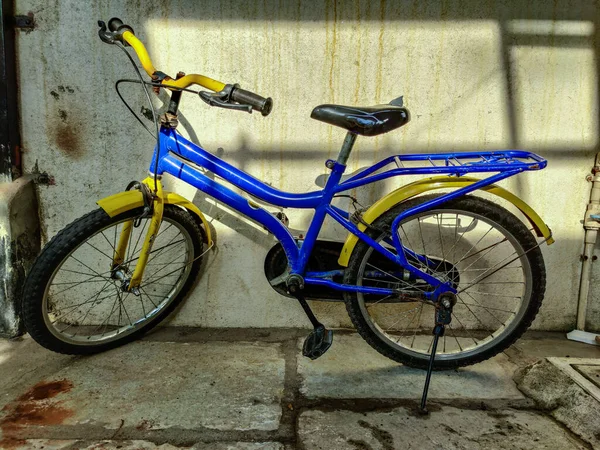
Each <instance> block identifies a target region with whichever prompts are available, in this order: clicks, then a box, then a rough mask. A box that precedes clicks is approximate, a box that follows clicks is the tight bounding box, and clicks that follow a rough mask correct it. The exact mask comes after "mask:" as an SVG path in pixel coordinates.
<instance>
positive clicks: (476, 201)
mask: <svg viewBox="0 0 600 450" xmlns="http://www.w3.org/2000/svg"><path fill="white" fill-rule="evenodd" d="M434 197H435V195H427V196H423V197H418V198H415V199H412V200H409V201H407V202H404V203H401V204H398V205H396V206H395V207H394V208H392V209H391V210H390V211H388V212H386V213H385V214H383V215H382V216H381V217H379V218H378V219H377V220H376V221H375V222H374V223H373V227H372V228H370V229H369V231H368V234H369V235H370V236H371V237H372V238H374V239H375V240H376V241H378V242H381V243H382V245H384V246H386V247H388V248H389V249H393V247H392V245H391V233H392V232H395V233H398V234H399V236H400V239H401V240H402V242H403V244H404V246H405V247H406V248H408V249H410V250H412V251H413V252H415V253H416V254H418V255H423V257H422V258H421V259H422V261H419V260H417V259H416V258H410V257H408V255H407V258H408V259H409V261H411V264H413V265H415V266H417V267H419V268H420V269H421V270H423V271H427V272H429V273H430V274H431V275H433V276H435V277H436V278H440V279H444V280H447V281H448V280H449V281H452V282H453V284H454V286H455V288H456V289H457V290H458V294H457V303H456V305H455V306H454V308H453V313H452V323H451V324H450V325H449V326H448V327H446V333H445V336H444V337H442V338H441V339H440V343H439V346H438V350H437V354H436V355H437V356H436V360H435V368H436V369H452V368H456V367H460V366H465V365H470V364H474V363H477V362H480V361H484V360H486V359H488V358H490V357H492V356H494V355H496V354H497V353H499V352H501V351H502V350H504V349H505V348H507V347H508V346H510V345H511V344H512V343H513V342H514V341H515V340H517V339H518V338H519V337H520V336H521V335H522V334H523V332H524V331H525V330H526V329H527V328H528V327H529V326H530V325H531V322H532V321H533V319H534V318H535V316H536V314H537V312H538V310H539V308H540V305H541V303H542V299H543V296H544V291H545V278H546V275H545V268H544V262H543V259H542V254H541V251H540V249H539V248H538V247H537V243H536V240H535V238H534V237H533V235H532V233H531V232H530V231H529V230H528V229H527V227H526V226H525V225H524V224H523V223H522V222H521V221H520V220H519V219H517V218H516V217H515V216H514V215H513V214H511V213H510V212H509V211H507V210H506V209H504V208H502V207H500V206H498V205H496V204H494V203H492V202H490V201H487V200H484V199H481V198H478V197H475V196H465V197H461V198H459V199H456V200H453V201H450V202H446V203H444V204H443V205H442V206H441V207H438V208H436V209H433V210H429V211H425V212H421V213H419V214H416V215H413V216H410V217H408V218H407V219H405V220H404V221H403V222H402V223H401V224H400V226H399V228H398V229H397V230H391V226H392V222H393V221H394V219H395V218H396V217H397V216H398V214H400V213H401V212H403V211H405V210H406V209H408V208H411V207H414V206H416V205H418V204H421V203H423V202H425V201H427V200H430V199H431V198H434ZM377 230H379V231H377ZM394 251H395V250H394ZM344 281H345V283H347V284H353V285H361V286H378V287H387V288H393V289H397V290H400V291H401V292H402V293H403V299H402V301H399V300H400V296H399V295H398V296H395V297H394V296H388V297H383V296H373V295H363V294H361V293H345V298H346V307H347V310H348V313H349V314H350V318H351V319H352V321H353V323H354V325H355V326H356V329H357V330H358V332H359V333H360V334H361V336H362V337H363V338H364V339H365V340H366V341H367V342H368V343H369V344H370V345H371V346H372V347H374V348H375V349H376V350H377V351H379V352H380V353H382V354H383V355H385V356H387V357H389V358H391V359H393V360H395V361H398V362H401V363H403V364H405V365H409V366H412V367H418V368H426V367H427V363H428V359H429V353H430V351H431V345H432V342H433V336H432V330H433V327H434V315H435V309H434V307H433V306H432V305H431V304H428V303H425V302H423V301H421V300H419V299H418V297H419V294H422V293H423V292H425V291H428V290H431V287H430V286H429V285H428V284H426V283H424V282H423V281H422V280H417V279H414V277H409V276H408V271H403V270H402V268H399V267H394V265H393V263H391V262H390V261H389V260H388V259H387V258H385V257H383V256H382V255H380V254H379V253H378V252H377V251H375V250H374V249H373V248H372V247H369V246H368V245H367V244H366V243H364V242H362V241H360V242H359V243H358V244H357V245H356V247H355V248H354V251H353V253H352V255H351V257H350V261H349V264H348V268H347V270H346V273H345V279H344ZM411 296H412V298H414V300H413V301H411Z"/></svg>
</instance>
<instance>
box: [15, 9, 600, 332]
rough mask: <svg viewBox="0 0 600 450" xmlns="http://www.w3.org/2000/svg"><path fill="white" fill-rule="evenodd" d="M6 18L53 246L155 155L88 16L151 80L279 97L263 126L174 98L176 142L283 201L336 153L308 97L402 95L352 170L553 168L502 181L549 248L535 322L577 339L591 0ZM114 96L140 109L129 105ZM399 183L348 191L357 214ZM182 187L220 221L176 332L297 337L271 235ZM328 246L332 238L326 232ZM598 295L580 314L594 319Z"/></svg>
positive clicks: (299, 216)
mask: <svg viewBox="0 0 600 450" xmlns="http://www.w3.org/2000/svg"><path fill="white" fill-rule="evenodd" d="M16 4H17V12H18V13H20V14H25V13H27V12H29V11H32V12H33V13H34V14H35V18H36V23H37V28H36V29H35V30H34V31H33V32H31V33H21V34H20V35H19V36H18V53H19V61H18V62H19V70H20V89H21V92H20V96H21V97H20V99H21V105H22V108H21V111H22V128H23V147H24V150H25V152H26V153H25V155H24V163H25V168H26V169H27V170H32V169H33V168H34V166H36V164H37V165H38V167H39V169H40V170H42V171H47V172H48V173H50V174H51V175H52V176H54V179H55V181H56V184H55V185H54V186H48V187H40V199H41V214H42V223H43V228H44V232H45V237H46V238H50V237H51V236H52V235H54V234H55V233H56V232H57V231H58V230H59V229H60V228H62V227H63V226H65V225H66V224H67V223H69V222H71V221H72V220H74V219H75V218H77V217H79V216H80V215H82V214H84V213H85V212H87V211H89V210H90V209H91V208H93V207H94V202H95V200H96V199H98V198H101V197H103V196H106V195H109V194H112V193H114V192H117V191H119V190H121V189H122V188H124V186H125V185H126V184H127V183H128V182H129V181H130V180H132V179H141V178H143V177H144V175H145V172H146V169H147V166H148V163H149V160H150V156H151V151H152V145H153V143H152V139H151V138H150V137H149V136H148V135H147V134H146V132H145V131H144V130H143V129H142V128H141V127H139V126H138V125H136V123H135V122H134V119H133V118H131V117H129V116H128V114H127V112H126V110H125V108H124V107H123V106H122V105H121V104H120V102H119V100H118V98H117V96H116V94H115V93H114V91H113V84H114V81H115V80H116V79H117V78H119V77H128V78H132V77H133V75H134V74H133V72H132V70H131V68H130V66H129V65H128V61H127V60H126V58H125V56H124V55H123V54H122V53H121V52H120V51H119V50H118V49H116V48H114V47H110V46H107V45H105V44H102V43H101V42H100V40H99V39H98V37H97V35H96V29H97V28H96V22H95V21H96V20H97V19H104V20H107V19H108V18H110V17H112V16H119V17H121V18H122V19H124V20H125V21H126V22H127V23H130V24H132V25H133V27H134V29H135V30H136V32H137V34H138V35H139V36H140V38H142V39H143V40H144V41H145V42H146V43H147V45H148V47H149V50H150V52H151V54H152V55H153V58H154V59H155V65H156V66H157V67H158V68H159V69H160V70H163V71H165V72H167V73H170V74H174V73H176V72H177V71H178V70H183V71H185V72H188V73H191V72H200V73H204V74H206V75H208V76H211V77H214V78H217V79H220V80H223V81H225V82H238V83H240V84H241V85H242V87H246V88H248V89H250V90H254V91H256V92H259V93H262V94H264V95H270V96H272V97H273V99H274V101H275V109H274V112H273V113H272V114H271V116H269V117H268V118H266V119H263V118H262V117H260V116H258V115H256V114H253V115H247V114H242V113H237V112H232V111H224V110H216V109H210V108H208V107H207V106H206V105H205V104H204V103H202V102H201V101H199V100H198V99H197V98H194V97H193V96H188V97H184V102H183V104H182V113H183V117H182V125H183V126H182V127H181V128H182V130H183V129H185V133H186V134H188V135H189V136H191V137H192V138H193V139H194V140H196V141H197V142H200V143H201V144H202V145H203V146H204V147H205V148H207V149H210V150H213V151H215V152H217V151H221V152H222V154H223V156H224V157H225V158H226V159H228V160H229V161H231V162H232V163H234V164H236V165H237V166H238V167H240V168H242V169H244V170H246V171H248V172H250V173H251V174H253V175H255V176H257V177H259V178H262V179H264V180H266V181H268V182H270V183H272V184H273V185H274V186H278V187H281V188H282V189H286V190H291V191H296V192H302V191H307V190H311V189H314V188H315V178H316V177H317V176H318V175H320V174H323V173H324V171H325V170H324V167H323V161H324V160H325V159H326V158H327V157H331V156H333V155H334V154H335V152H336V151H337V149H338V148H339V146H340V145H341V142H342V140H343V137H344V132H343V131H342V130H340V129H334V128H333V127H330V126H328V125H325V124H322V123H319V122H315V121H312V120H311V119H310V118H309V116H310V111H311V109H312V108H313V107H314V106H316V105H318V104H320V103H329V102H335V103H341V104H349V105H352V104H365V105H368V104H376V103H384V102H388V101H389V100H391V99H393V98H395V97H397V96H399V95H404V96H405V101H406V105H407V106H408V107H409V109H410V110H411V112H412V122H411V123H410V124H409V125H408V126H406V127H405V128H403V129H401V130H399V131H396V132H392V133H389V134H386V135H384V136H380V137H377V138H359V139H358V142H357V146H356V147H355V151H354V153H353V155H352V158H351V161H350V163H349V169H350V170H354V169H357V168H358V167H361V166H363V165H366V164H371V163H373V162H375V161H377V160H379V159H381V158H383V157H386V156H388V155H391V154H394V153H396V152H400V153H401V152H418V151H452V150H459V151H468V150H480V149H488V150H489V149H498V148H523V149H527V150H533V151H536V152H539V153H540V154H541V155H542V156H544V157H546V158H548V160H549V166H548V169H547V170H545V171H543V172H537V173H530V174H526V175H521V176H519V177H517V178H516V179H515V180H513V181H511V182H506V183H504V185H505V187H507V188H509V189H511V190H512V191H513V192H515V193H516V194H518V195H520V196H521V197H523V198H524V199H525V200H526V201H527V202H529V203H530V204H531V205H532V206H533V207H534V208H535V209H537V210H538V211H539V212H540V214H541V215H542V216H543V218H544V219H545V220H546V221H547V222H548V224H549V225H550V226H551V228H552V229H553V231H554V234H555V236H556V239H557V243H556V244H555V245H553V246H551V247H547V248H544V249H543V251H544V255H545V258H546V261H547V269H548V290H547V297H546V300H545V303H544V306H543V308H542V311H541V313H540V316H539V318H538V319H537V321H536V323H535V327H537V328H539V329H569V328H572V327H573V326H574V323H575V314H576V300H577V298H576V293H577V288H578V282H579V270H580V262H579V254H580V252H581V249H582V242H583V229H582V226H581V224H580V220H581V218H582V215H583V213H584V211H585V205H586V203H587V199H588V193H589V188H590V186H589V185H588V184H587V183H586V181H585V175H586V173H587V172H588V171H589V169H590V167H591V166H592V164H593V156H594V154H595V152H597V151H598V74H597V72H598V61H597V59H598V54H599V53H598V48H599V45H598V41H599V40H598V37H597V36H598V25H599V24H598V20H599V17H600V9H599V7H598V5H597V4H596V3H595V2H590V1H577V0H574V1H569V2H561V1H558V2H528V1H518V2H493V1H486V2H476V1H445V2H439V1H412V2H392V1H387V2H386V1H383V0H382V1H374V2H367V1H358V0H357V1H338V2H334V1H327V2H308V1H299V0H296V1H285V2H284V1H277V0H266V1H233V0H226V1H212V0H210V1H205V2H194V1H191V0H173V1H166V0H161V1H158V0H155V1H138V2H126V4H125V2H123V4H121V2H108V1H89V2H80V1H76V0H71V1H67V0H63V1H58V0H55V1H49V0H17V2H16ZM125 93H126V95H127V97H128V98H130V99H131V100H132V102H133V103H134V105H136V109H137V110H139V109H140V108H141V106H142V105H143V103H142V96H141V95H140V93H139V92H137V91H136V90H134V89H129V88H128V89H126V90H125ZM162 99H163V100H164V98H162ZM219 148H222V149H223V150H218V149H219ZM401 183H402V181H401V180H394V181H389V182H387V184H385V183H383V184H382V185H381V186H378V187H377V188H373V189H370V190H365V191H362V192H359V193H358V194H359V196H360V198H361V200H362V201H364V202H365V203H369V202H372V201H374V200H375V199H376V198H377V197H378V196H379V195H380V194H381V193H382V192H385V191H388V190H390V189H391V188H392V187H394V186H397V185H400V184H401ZM177 189H178V190H179V191H180V192H181V193H182V194H184V195H186V196H188V197H189V198H193V199H194V201H195V202H196V203H197V204H198V205H200V206H201V207H202V208H203V209H204V210H205V211H206V212H207V214H208V215H209V216H210V217H211V218H212V219H214V221H213V223H214V224H215V226H216V229H217V232H218V242H219V251H218V253H217V254H216V255H213V256H212V257H211V261H210V263H209V267H208V271H207V272H206V274H205V275H204V277H203V279H202V282H201V283H200V285H199V286H198V288H197V289H196V290H195V292H194V294H193V295H192V296H191V298H190V299H189V300H188V301H187V303H186V305H185V306H184V308H183V309H182V310H181V312H180V313H179V314H178V315H177V316H176V317H175V318H174V320H173V323H174V324H178V325H203V326H257V327H263V326H299V325H306V319H305V318H304V317H303V315H302V313H301V309H300V307H299V306H298V305H296V304H295V303H294V302H293V301H290V300H287V299H285V298H281V297H279V296H278V295H277V294H276V293H274V292H273V291H272V290H271V288H270V286H269V285H268V284H267V282H266V281H265V280H264V277H263V268H262V265H263V258H264V255H265V254H266V252H267V250H268V249H269V248H270V246H271V245H273V239H272V238H271V237H270V236H268V235H267V234H265V232H264V231H263V230H262V229H261V228H260V227H257V226H255V225H252V224H250V223H248V222H247V221H246V220H244V219H242V218H240V217H238V216H236V215H235V214H231V212H230V211H229V210H227V209H226V208H224V207H222V206H221V205H215V204H213V203H212V202H211V201H210V200H206V199H204V198H203V196H202V194H201V193H196V192H194V190H193V189H190V188H186V187H184V186H177ZM288 216H289V217H290V218H291V226H292V227H293V228H297V229H301V228H303V227H305V226H306V225H307V223H308V220H309V219H310V214H309V213H306V212H302V211H297V212H294V211H290V212H288ZM217 220H220V221H221V222H217ZM324 234H325V235H326V236H328V237H338V238H341V237H343V235H344V233H343V232H341V231H340V230H339V229H337V228H335V227H333V226H332V225H331V224H329V225H328V227H327V228H326V230H325V232H324ZM598 301H599V299H593V301H592V302H591V306H590V308H591V309H592V310H593V311H596V314H598V310H599V309H600V308H598V306H597V305H598ZM594 302H596V303H595V304H594ZM594 308H595V309H594ZM317 311H318V312H319V314H320V316H321V317H322V318H323V320H324V321H326V323H328V324H332V325H335V324H344V323H347V319H346V317H345V312H344V309H343V307H342V305H327V304H326V305H321V306H319V308H318V310H317ZM595 323H596V324H597V323H600V320H595Z"/></svg>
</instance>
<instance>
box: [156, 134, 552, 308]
mask: <svg viewBox="0 0 600 450" xmlns="http://www.w3.org/2000/svg"><path fill="white" fill-rule="evenodd" d="M156 152H158V155H157V154H156ZM157 157H158V166H157V168H156V169H157V171H156V174H157V175H159V176H160V175H162V174H163V173H169V174H171V175H172V176H174V177H176V178H179V179H181V180H183V181H185V182H187V183H189V184H191V185H192V186H194V187H195V188H197V189H199V190H201V191H202V192H204V193H206V194H208V195H209V196H211V197H214V198H215V199H217V200H218V201H220V202H222V203H224V204H226V205H228V206H229V207H231V208H233V209H235V210H237V211H239V212H240V213H242V214H244V215H245V216H247V217H249V218H250V219H252V220H254V221H256V222H258V223H260V224H261V225H263V226H264V227H265V228H266V229H267V230H269V231H270V232H271V233H272V234H273V235H274V236H275V237H276V238H277V239H278V240H279V241H280V242H281V245H282V246H283V249H284V251H285V254H286V256H287V259H288V263H289V271H290V274H297V275H300V276H302V277H303V278H304V282H305V283H306V284H312V285H320V286H327V287H329V288H333V289H335V290H339V291H348V292H361V293H364V294H379V295H391V294H395V293H398V292H397V291H395V290H393V289H385V288H378V287H367V286H353V285H345V284H340V283H336V282H334V281H332V279H331V278H332V277H331V274H330V273H327V272H325V273H324V272H307V271H306V267H307V263H308V260H309V257H310V254H311V252H312V250H313V247H314V245H315V242H316V240H317V237H318V235H319V231H320V230H321V226H322V225H323V222H324V220H325V217H326V216H330V217H332V218H333V219H334V220H335V221H337V222H338V223H340V224H341V225H342V226H343V227H344V228H346V229H347V230H348V231H349V232H350V233H352V234H354V235H356V236H357V237H358V238H359V239H361V240H363V241H365V242H366V243H367V244H368V245H370V246H371V247H373V248H374V249H375V250H376V251H378V252H379V253H381V254H382V255H384V256H385V257H386V258H388V259H389V260H391V261H392V262H394V263H396V264H398V265H400V266H402V267H403V268H404V269H406V270H408V271H409V272H411V273H412V274H413V275H415V276H416V277H419V278H421V279H423V280H425V281H426V282H427V283H428V284H429V285H431V286H432V288H433V290H432V291H430V292H427V293H426V294H425V296H426V298H427V299H429V300H436V299H437V298H438V296H439V295H440V294H441V293H444V292H451V293H456V290H455V289H454V287H453V286H452V285H451V284H450V283H448V282H442V281H440V280H438V279H437V278H435V277H434V276H432V275H430V274H428V273H426V272H424V271H422V270H420V269H419V268H417V267H415V266H414V265H413V264H411V263H409V262H408V260H407V258H406V255H408V256H410V257H411V258H416V259H418V260H420V261H425V256H424V255H419V254H416V253H414V252H413V251H411V250H410V249H408V248H406V247H404V246H403V244H402V241H401V239H400V237H399V235H398V233H393V245H394V247H395V250H396V252H395V253H394V252H392V251H390V250H389V249H388V248H386V247H384V246H383V245H381V244H380V243H379V242H376V241H375V240H374V239H372V238H371V237H370V236H369V235H367V234H366V233H364V232H362V231H360V230H359V229H358V227H357V226H356V225H355V223H354V222H352V221H351V220H350V214H349V213H348V212H347V211H344V210H342V209H340V208H337V207H335V206H333V205H332V204H331V202H332V200H333V198H334V196H336V195H337V194H339V193H341V192H343V191H348V190H350V189H354V188H356V187H359V186H364V185H367V184H371V183H374V182H376V181H380V180H383V179H386V178H390V177H394V176H398V175H415V174H419V175H430V174H449V175H456V176H461V175H464V174H466V173H472V172H491V173H495V174H494V175H491V176H489V177H488V178H485V179H483V180H480V181H478V182H475V183H473V184H470V185H468V186H465V187H462V188H460V189H457V190H455V191H452V192H450V193H446V194H443V195H441V196H439V197H436V198H435V199H433V200H429V201H426V202H424V203H421V204H420V205H418V206H415V207H412V208H408V209H407V210H405V211H404V212H403V213H402V214H400V215H399V216H398V217H397V218H396V219H395V221H394V223H393V228H392V229H396V227H397V226H398V224H400V223H401V222H402V221H403V220H404V219H406V218H407V217H409V216H411V215H414V214H418V213H420V212H422V211H425V210H428V209H432V208H435V207H437V206H439V205H441V204H443V203H444V202H446V201H448V200H452V199H455V198H457V197H460V196H463V195H465V194H467V193H469V192H472V191H475V190H477V189H480V188H482V187H485V186H488V185H490V184H493V183H495V182H498V181H500V180H503V179H505V178H508V177H510V176H513V175H516V174H518V173H520V172H523V171H525V170H539V169H542V168H544V167H545V166H546V164H547V163H546V160H544V159H543V158H541V157H540V156H538V155H536V154H534V153H529V152H523V151H515V150H507V151H495V152H477V153H440V154H412V155H410V154H409V155H395V156H391V157H389V158H386V159H384V160H382V161H380V162H378V163H377V164H375V165H373V166H372V167H370V168H368V169H365V170H363V171H361V172H360V173H358V174H357V175H354V176H353V177H351V178H350V179H348V180H346V181H344V182H341V178H342V175H343V173H344V171H345V169H346V166H345V164H342V163H341V162H340V158H338V161H332V160H329V161H327V164H326V165H327V167H328V168H330V169H331V174H330V176H329V177H328V179H327V183H326V185H325V188H324V189H322V190H320V191H313V192H308V193H304V194H295V193H289V192H284V191H280V190H278V189H275V188H273V187H271V186H269V185H267V184H265V183H263V182H262V181H260V180H258V179H256V178H255V177H253V176H251V175H249V174H247V173H245V172H243V171H241V170H239V169H237V168H235V167H233V166H232V165H230V164H228V163H227V162H225V161H223V160H222V159H220V158H218V157H216V156H214V155H213V154H211V153H209V152H207V151H206V150H204V149H203V148H201V147H199V146H198V145H196V144H194V143H192V142H190V141H189V140H187V139H186V138H184V137H183V136H181V135H180V134H177V133H176V132H175V130H173V129H170V128H166V127H162V128H161V130H160V136H159V145H158V146H157V148H156V149H155V154H154V157H153V163H152V164H151V166H150V172H151V173H154V171H155V165H154V164H155V163H154V161H155V158H157ZM341 161H344V159H341ZM404 162H413V163H414V162H417V163H418V162H422V163H423V165H422V166H420V167H404V166H403V163H404ZM390 164H395V165H396V168H393V169H390V170H386V171H383V172H381V170H382V169H384V168H385V167H386V166H388V165H390ZM200 168H204V169H206V170H208V171H209V172H212V173H213V174H215V175H216V176H218V177H220V178H222V179H224V180H227V181H228V182H229V183H231V184H232V185H234V186H236V187H237V188H239V189H241V190H243V191H245V192H247V193H248V194H250V195H252V196H253V197H256V198H258V199H260V200H261V201H263V202H266V203H269V204H272V205H275V206H279V207H286V208H287V207H289V208H301V209H314V211H315V213H314V216H313V219H312V221H311V223H310V225H309V227H308V231H307V232H306V236H305V238H304V239H303V240H302V241H297V240H296V239H295V238H294V237H293V236H292V234H291V233H290V232H289V230H288V229H287V227H286V226H285V225H284V224H283V223H282V222H281V221H280V220H279V219H277V218H276V217H275V216H274V215H273V214H271V213H270V212H268V211H267V210H265V209H264V208H262V207H260V206H259V205H258V204H256V203H255V202H253V201H252V200H248V199H246V198H244V197H242V196H241V195H239V194H237V193H236V192H234V191H232V190H231V189H229V188H227V187H226V186H224V185H222V184H219V183H218V182H216V181H215V180H213V179H211V178H209V177H208V176H207V175H205V173H203V172H202V171H201V170H200Z"/></svg>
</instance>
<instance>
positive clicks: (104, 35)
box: [98, 20, 115, 44]
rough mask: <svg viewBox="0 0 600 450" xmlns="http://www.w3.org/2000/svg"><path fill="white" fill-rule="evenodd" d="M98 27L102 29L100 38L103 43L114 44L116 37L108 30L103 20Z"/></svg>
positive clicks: (99, 31)
mask: <svg viewBox="0 0 600 450" xmlns="http://www.w3.org/2000/svg"><path fill="white" fill-rule="evenodd" d="M98 26H99V27H100V29H99V30H98V36H100V39H101V40H102V42H106V43H107V44H114V43H115V35H114V33H113V32H111V31H108V30H107V29H106V23H104V22H103V21H102V20H99V21H98Z"/></svg>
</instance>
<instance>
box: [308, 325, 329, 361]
mask: <svg viewBox="0 0 600 450" xmlns="http://www.w3.org/2000/svg"><path fill="white" fill-rule="evenodd" d="M332 342H333V331H331V330H328V329H326V328H325V327H318V328H315V329H314V330H313V331H311V333H310V334H309V335H308V336H307V337H306V339H305V340H304V346H303V347H302V355H304V356H306V357H307V358H310V359H317V358H319V357H320V356H323V354H324V353H325V352H326V351H327V350H329V347H331V343H332Z"/></svg>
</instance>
